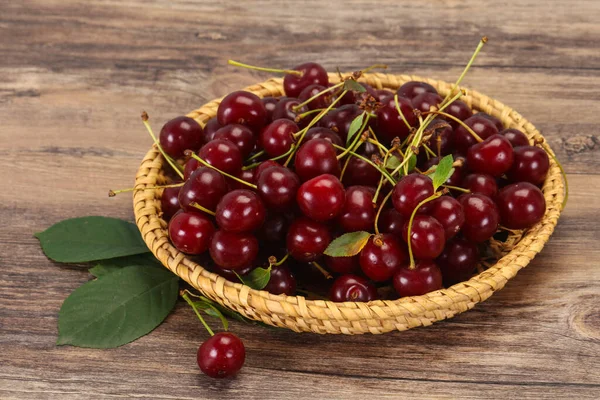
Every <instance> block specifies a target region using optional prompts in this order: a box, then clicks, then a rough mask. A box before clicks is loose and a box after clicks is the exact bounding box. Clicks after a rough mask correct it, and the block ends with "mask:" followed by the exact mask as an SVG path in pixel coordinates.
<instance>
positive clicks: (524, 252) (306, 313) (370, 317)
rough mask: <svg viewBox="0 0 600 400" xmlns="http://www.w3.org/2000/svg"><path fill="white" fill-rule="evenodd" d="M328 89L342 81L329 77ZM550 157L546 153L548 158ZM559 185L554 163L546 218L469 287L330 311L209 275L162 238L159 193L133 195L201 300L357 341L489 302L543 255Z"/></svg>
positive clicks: (503, 110)
mask: <svg viewBox="0 0 600 400" xmlns="http://www.w3.org/2000/svg"><path fill="white" fill-rule="evenodd" d="M329 79H330V81H331V82H333V83H337V82H339V77H338V76H337V75H335V74H330V76H329ZM361 80H362V81H364V82H367V83H368V84H370V85H371V86H373V87H374V88H377V89H382V88H387V89H392V90H396V89H397V88H398V87H400V85H402V84H403V83H405V82H407V81H411V80H415V81H424V82H427V83H429V84H431V85H433V86H434V87H435V88H436V89H437V90H438V92H439V93H440V94H441V95H442V96H445V95H446V94H447V93H448V92H449V91H450V90H451V87H452V85H451V84H449V83H446V82H442V81H436V80H433V79H424V78H421V77H418V76H409V75H390V74H381V73H376V74H367V75H365V76H364V77H363V78H361ZM245 90H247V91H250V92H253V93H255V94H256V95H258V96H259V97H266V96H275V97H277V96H282V95H284V92H283V85H282V79H270V80H268V81H266V82H263V83H259V84H257V85H253V86H250V87H248V88H246V89H245ZM465 92H466V95H465V96H463V97H462V99H461V100H463V101H464V102H466V103H467V104H468V105H469V106H470V107H471V108H473V109H474V110H479V111H483V112H486V113H488V114H491V115H493V116H495V117H498V118H500V120H502V122H503V123H504V125H505V126H506V127H511V128H518V129H520V130H522V131H523V132H525V134H526V135H527V136H528V137H529V139H537V140H540V139H542V136H541V135H540V133H539V132H538V131H537V129H536V128H535V127H534V126H533V125H532V124H531V123H529V122H528V121H527V120H526V119H524V118H523V117H522V116H521V115H520V114H519V113H517V112H516V111H514V110H512V109H511V108H509V107H507V106H505V105H504V104H502V103H500V102H499V101H496V100H493V99H491V98H489V97H487V96H485V95H483V94H481V93H478V92H476V91H472V90H468V89H465ZM219 102H220V99H217V100H213V101H211V102H209V103H208V104H205V105H204V106H202V107H201V108H200V109H198V110H196V111H193V112H191V113H190V114H188V116H190V117H192V118H194V119H195V120H196V121H198V122H199V123H200V124H201V125H202V126H204V125H205V124H206V122H207V121H208V120H209V119H210V118H212V117H214V116H215V115H216V112H217V107H218V105H219ZM549 151H551V150H549ZM162 166H163V159H162V157H161V156H160V153H159V152H158V150H157V149H156V147H153V148H152V149H151V150H150V151H149V152H148V154H146V156H145V157H144V160H143V161H142V164H141V166H140V169H139V170H138V172H137V175H136V182H135V184H136V187H138V188H143V187H146V186H154V185H156V184H160V183H162V182H164V175H163V174H162V172H161V168H162ZM563 189H564V188H563V180H562V176H561V173H560V170H559V168H558V166H557V164H556V163H555V162H554V161H553V160H552V159H551V160H550V170H549V173H548V177H547V179H546V182H545V184H544V186H543V188H542V190H543V192H544V197H545V198H546V206H547V209H546V213H545V215H544V218H543V219H542V221H540V222H539V223H538V224H537V225H535V226H534V227H532V228H531V229H529V230H527V231H525V232H522V233H521V234H511V235H510V236H509V238H508V240H506V241H504V242H495V241H493V242H492V248H494V249H495V250H496V251H497V252H499V254H501V255H503V256H501V258H500V259H499V260H498V261H497V263H496V264H495V265H493V266H491V267H490V268H488V269H487V270H485V271H484V272H482V273H480V274H479V275H477V276H474V277H472V278H471V279H469V280H468V281H465V282H461V283H458V284H456V285H454V286H451V287H449V288H447V289H441V290H437V291H435V292H431V293H427V294H425V295H423V296H415V297H405V298H401V299H398V300H377V301H371V302H368V303H360V302H347V303H334V302H330V301H324V300H307V299H306V298H304V297H302V296H285V295H273V294H270V293H268V292H266V291H258V290H254V289H251V288H250V287H248V286H245V285H242V284H240V283H232V282H230V281H228V280H226V279H225V278H223V277H221V276H219V275H217V274H214V273H212V272H209V271H207V270H206V269H204V268H202V266H200V265H198V264H197V263H195V262H193V261H192V260H191V259H189V258H188V257H187V256H186V255H184V254H183V253H181V252H180V251H178V250H177V249H176V248H175V247H173V246H172V245H171V243H170V242H169V239H168V237H167V229H166V227H167V224H166V223H165V221H163V220H162V219H161V218H160V216H159V213H160V211H161V210H160V196H161V193H162V191H161V190H139V191H136V192H135V193H134V196H133V206H134V211H135V219H136V223H137V226H138V227H139V229H140V231H141V233H142V236H143V238H144V240H145V242H146V244H147V245H148V247H149V248H150V250H151V251H152V253H154V255H155V256H156V257H157V258H158V259H159V260H160V261H161V262H162V264H163V265H164V266H166V267H167V268H168V269H170V270H171V271H173V272H174V273H175V274H177V275H179V276H180V277H181V278H183V279H184V280H185V281H186V282H188V283H189V284H190V285H192V286H193V287H195V288H196V289H198V290H200V291H201V292H202V293H203V294H204V295H206V296H207V297H210V298H211V299H213V300H215V301H216V302H218V303H220V304H222V305H224V306H226V307H228V308H230V309H232V310H235V311H237V312H239V313H240V314H242V315H244V316H246V317H248V318H251V319H254V320H259V321H262V322H264V323H266V324H270V325H274V326H278V327H283V328H289V329H292V330H294V331H297V332H315V333H321V334H324V333H336V334H340V333H343V334H359V333H374V334H379V333H384V332H389V331H393V330H399V331H403V330H406V329H410V328H415V327H418V326H426V325H430V324H432V323H433V322H436V321H440V320H443V319H446V318H451V317H453V316H455V315H456V314H459V313H462V312H464V311H467V310H469V309H471V308H473V306H475V304H477V303H479V302H481V301H484V300H486V299H487V298H488V297H490V296H491V295H492V294H493V293H494V292H495V291H497V290H500V289H502V288H503V287H504V285H505V284H506V282H507V281H508V280H509V279H511V278H512V277H514V276H515V275H516V274H517V272H518V271H519V270H520V269H521V268H524V267H525V266H527V264H529V262H530V261H531V260H532V259H533V258H534V257H535V255H536V254H537V253H538V252H540V251H541V250H542V248H543V247H544V244H545V243H546V242H547V241H548V239H549V238H550V235H551V234H552V232H553V230H554V226H555V225H556V223H557V221H558V218H559V215H560V212H561V203H562V201H563V198H564V194H563Z"/></svg>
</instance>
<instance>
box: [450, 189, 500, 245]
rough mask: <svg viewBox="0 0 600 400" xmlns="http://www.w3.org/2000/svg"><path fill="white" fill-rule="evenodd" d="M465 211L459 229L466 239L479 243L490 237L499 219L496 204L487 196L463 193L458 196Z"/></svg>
mask: <svg viewBox="0 0 600 400" xmlns="http://www.w3.org/2000/svg"><path fill="white" fill-rule="evenodd" d="M458 201H459V202H460V204H461V205H462V207H463V211H464V213H465V223H464V224H463V227H462V229H461V232H462V234H463V235H464V237H465V238H467V240H470V241H472V242H476V243H481V242H485V241H486V240H488V239H489V238H491V237H492V236H493V235H494V233H496V229H497V228H498V223H499V221H500V216H499V214H498V208H497V207H496V204H495V203H494V202H493V201H492V199H490V198H489V197H487V196H484V195H482V194H477V193H471V194H463V195H461V196H460V197H459V198H458Z"/></svg>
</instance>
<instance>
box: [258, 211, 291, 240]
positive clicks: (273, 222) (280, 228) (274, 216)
mask: <svg viewBox="0 0 600 400" xmlns="http://www.w3.org/2000/svg"><path fill="white" fill-rule="evenodd" d="M288 226H289V220H288V218H287V217H286V216H285V215H283V214H278V213H270V214H269V216H268V217H267V219H266V221H265V223H264V224H263V226H262V228H261V229H260V232H259V237H260V238H261V239H263V240H266V241H267V242H272V243H276V242H281V241H283V240H285V233H286V232H287V228H288Z"/></svg>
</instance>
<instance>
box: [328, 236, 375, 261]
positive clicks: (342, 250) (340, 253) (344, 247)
mask: <svg viewBox="0 0 600 400" xmlns="http://www.w3.org/2000/svg"><path fill="white" fill-rule="evenodd" d="M370 237H371V234H370V233H369V232H365V231H358V232H350V233H345V234H343V235H342V236H340V237H338V238H337V239H335V240H334V241H333V242H331V243H329V246H327V248H326V249H325V254H326V255H328V256H331V257H352V256H355V255H357V254H358V253H360V251H361V250H362V248H363V247H365V245H366V244H367V242H368V241H369V238H370Z"/></svg>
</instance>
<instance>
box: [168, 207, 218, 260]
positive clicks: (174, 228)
mask: <svg viewBox="0 0 600 400" xmlns="http://www.w3.org/2000/svg"><path fill="white" fill-rule="evenodd" d="M214 232H215V227H214V226H213V224H212V222H210V220H209V219H208V218H207V217H206V216H205V215H204V214H201V213H196V212H178V213H177V214H175V215H174V216H173V218H171V221H170V222H169V239H171V242H172V243H173V246H175V247H176V248H177V250H179V251H181V252H184V253H187V254H201V253H204V252H205V251H206V249H208V245H209V243H210V238H211V236H212V235H213V233H214Z"/></svg>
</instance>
